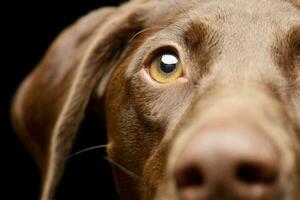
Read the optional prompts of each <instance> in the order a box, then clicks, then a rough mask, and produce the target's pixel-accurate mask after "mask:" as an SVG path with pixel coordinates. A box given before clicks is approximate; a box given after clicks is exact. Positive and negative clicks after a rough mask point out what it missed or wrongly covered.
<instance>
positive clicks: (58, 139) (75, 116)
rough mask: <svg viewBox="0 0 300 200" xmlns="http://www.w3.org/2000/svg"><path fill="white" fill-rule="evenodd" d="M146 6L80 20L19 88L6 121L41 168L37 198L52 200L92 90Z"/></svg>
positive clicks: (107, 10)
mask: <svg viewBox="0 0 300 200" xmlns="http://www.w3.org/2000/svg"><path fill="white" fill-rule="evenodd" d="M138 2H140V3H138ZM146 4H147V3H146V2H144V1H132V2H128V3H126V4H124V5H122V6H120V7H118V8H115V7H109V8H102V9H100V10H97V11H94V12H92V13H91V14H89V15H87V16H86V17H83V18H82V19H80V20H79V21H78V22H76V23H75V24H74V25H72V26H71V27H70V28H68V29H67V30H66V31H64V32H63V33H62V34H61V35H60V36H59V37H58V39H57V40H56V41H55V42H54V43H53V45H52V46H51V47H50V49H49V50H48V52H47V54H46V56H45V57H44V58H43V60H42V61H41V63H40V64H39V65H38V67H37V68H36V69H35V70H34V71H33V72H32V73H31V74H30V75H29V76H28V77H27V78H26V80H25V81H24V82H23V83H22V85H21V87H20V88H19V90H18V92H17V94H16V96H15V98H14V101H13V106H12V121H13V125H14V127H15V130H16V132H17V133H18V134H19V136H20V137H21V138H22V140H23V141H24V143H25V145H26V146H27V147H28V149H29V151H30V152H31V153H32V154H33V157H34V158H35V160H36V161H37V163H38V164H39V166H40V168H41V172H42V183H43V186H42V188H43V191H42V199H44V200H46V199H47V200H48V199H53V197H54V191H55V186H56V185H57V184H58V182H59V179H60V177H61V175H62V171H63V169H64V165H65V160H66V158H67V156H68V154H69V152H70V149H71V146H72V142H73V140H74V138H75V136H76V132H77V131H78V130H77V129H78V127H79V124H80V122H81V120H82V119H83V118H84V112H85V109H86V107H87V104H88V103H89V100H90V97H91V94H92V92H93V89H94V88H95V87H96V85H99V84H100V85H101V87H100V88H105V84H106V82H107V80H108V78H107V76H108V74H110V73H111V71H112V70H113V68H114V66H116V65H117V63H118V61H119V60H120V59H121V58H122V56H124V52H125V51H126V49H127V48H128V45H129V44H128V41H129V40H130V39H131V38H132V37H133V36H134V34H136V33H137V32H138V31H140V30H141V29H142V20H141V16H142V15H143V13H144V12H145V10H149V8H148V5H146ZM98 87H99V86H98ZM103 91H104V90H103V89H102V92H100V93H103ZM102 95H103V94H102Z"/></svg>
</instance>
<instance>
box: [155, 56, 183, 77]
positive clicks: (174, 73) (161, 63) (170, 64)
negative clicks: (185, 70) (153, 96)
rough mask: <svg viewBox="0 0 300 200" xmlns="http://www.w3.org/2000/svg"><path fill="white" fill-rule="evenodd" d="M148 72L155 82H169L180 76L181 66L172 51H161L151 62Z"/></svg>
mask: <svg viewBox="0 0 300 200" xmlns="http://www.w3.org/2000/svg"><path fill="white" fill-rule="evenodd" d="M149 72H150V75H151V77H152V78H153V79H154V80H156V81H157V82H159V83H169V82H171V81H174V80H176V79H177V78H179V77H180V76H182V66H181V63H180V61H179V58H178V57H177V56H176V55H175V54H174V53H169V52H168V53H162V54H160V55H158V56H157V57H156V58H155V59H154V60H153V61H152V62H151V65H150V69H149Z"/></svg>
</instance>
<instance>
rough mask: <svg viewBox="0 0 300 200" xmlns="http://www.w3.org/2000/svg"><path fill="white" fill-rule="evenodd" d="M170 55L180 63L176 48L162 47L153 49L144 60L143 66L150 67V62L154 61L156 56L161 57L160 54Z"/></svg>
mask: <svg viewBox="0 0 300 200" xmlns="http://www.w3.org/2000/svg"><path fill="white" fill-rule="evenodd" d="M163 53H164V54H167V53H168V54H172V55H175V56H176V57H177V58H178V60H179V61H180V60H181V59H180V56H179V53H178V51H177V49H176V48H174V47H172V46H164V47H159V48H157V49H154V50H153V51H152V52H151V53H150V54H149V55H148V56H147V58H146V60H145V61H144V65H145V66H148V67H149V66H150V64H151V62H152V61H153V60H154V59H156V58H157V57H158V56H160V55H162V54H163Z"/></svg>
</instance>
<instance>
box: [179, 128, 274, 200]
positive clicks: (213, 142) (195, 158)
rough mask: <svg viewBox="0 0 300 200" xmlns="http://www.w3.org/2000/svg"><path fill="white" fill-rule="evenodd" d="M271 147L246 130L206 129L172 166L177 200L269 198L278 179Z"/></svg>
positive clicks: (268, 140)
mask: <svg viewBox="0 0 300 200" xmlns="http://www.w3.org/2000/svg"><path fill="white" fill-rule="evenodd" d="M278 157H279V156H278V153H277V151H276V148H275V146H274V145H273V144H272V142H271V141H270V139H269V138H268V137H266V136H265V135H263V134H261V133H258V132H256V131H250V130H246V129H210V130H204V131H202V132H200V133H197V134H195V135H194V136H193V137H191V138H190V139H189V140H188V142H187V143H186V145H185V146H184V148H183V150H182V152H181V153H180V154H179V156H178V159H177V162H176V164H175V168H174V169H175V170H174V176H175V182H176V186H177V191H178V193H179V196H180V199H186V200H190V199H214V198H217V199H218V198H221V197H228V198H230V199H269V198H270V196H271V195H272V194H273V192H274V190H275V188H276V185H277V182H278V176H279V159H278Z"/></svg>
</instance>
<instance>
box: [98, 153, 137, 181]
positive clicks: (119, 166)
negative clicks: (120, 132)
mask: <svg viewBox="0 0 300 200" xmlns="http://www.w3.org/2000/svg"><path fill="white" fill-rule="evenodd" d="M104 159H106V160H107V161H108V162H110V163H111V164H113V165H115V166H116V167H118V168H119V169H120V170H122V171H123V172H125V173H126V174H128V175H129V176H131V177H133V178H135V179H140V177H139V176H138V175H136V174H135V173H133V172H131V171H130V170H128V169H126V168H125V167H124V166H122V165H121V164H119V163H117V162H116V161H114V160H112V159H110V158H108V157H104Z"/></svg>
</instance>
